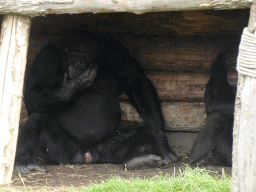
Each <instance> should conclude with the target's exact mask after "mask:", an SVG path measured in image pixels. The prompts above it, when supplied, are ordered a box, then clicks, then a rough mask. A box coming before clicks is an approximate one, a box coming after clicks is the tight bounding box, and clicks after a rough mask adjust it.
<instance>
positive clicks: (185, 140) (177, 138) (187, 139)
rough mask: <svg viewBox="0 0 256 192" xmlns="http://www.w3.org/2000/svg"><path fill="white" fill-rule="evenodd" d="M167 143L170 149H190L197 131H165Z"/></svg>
mask: <svg viewBox="0 0 256 192" xmlns="http://www.w3.org/2000/svg"><path fill="white" fill-rule="evenodd" d="M166 136H167V139H168V142H169V145H170V147H171V149H172V150H174V151H177V150H185V151H190V150H191V148H192V145H193V143H194V141H195V139H196V136H197V133H196V132H194V133H191V132H166Z"/></svg>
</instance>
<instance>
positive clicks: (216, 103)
mask: <svg viewBox="0 0 256 192" xmlns="http://www.w3.org/2000/svg"><path fill="white" fill-rule="evenodd" d="M235 96H236V94H235V89H234V88H232V87H230V86H229V85H227V84H224V83H223V84H216V83H215V84H212V83H211V82H209V83H208V84H207V86H206V91H205V108H206V113H207V115H209V114H211V113H214V112H223V113H224V114H234V102H235Z"/></svg>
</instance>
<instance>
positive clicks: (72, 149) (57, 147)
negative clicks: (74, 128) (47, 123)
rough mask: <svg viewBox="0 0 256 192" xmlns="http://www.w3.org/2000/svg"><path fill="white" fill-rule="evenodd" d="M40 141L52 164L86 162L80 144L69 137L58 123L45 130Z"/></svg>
mask: <svg viewBox="0 0 256 192" xmlns="http://www.w3.org/2000/svg"><path fill="white" fill-rule="evenodd" d="M52 123H53V122H52ZM40 142H41V145H42V146H43V150H44V153H45V154H46V155H47V157H48V159H49V161H50V162H49V163H50V164H59V163H63V164H66V163H70V164H83V163H85V162H84V158H83V157H82V155H81V152H80V148H79V145H78V144H77V143H76V142H74V141H73V140H72V139H71V138H69V137H68V136H67V134H66V133H65V132H64V131H63V130H62V129H61V128H60V127H58V125H57V124H55V125H54V127H48V128H46V129H45V130H44V132H43V133H42V134H41V137H40Z"/></svg>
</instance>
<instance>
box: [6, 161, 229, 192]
mask: <svg viewBox="0 0 256 192" xmlns="http://www.w3.org/2000/svg"><path fill="white" fill-rule="evenodd" d="M182 165H184V164H183V162H182V161H179V162H177V163H174V164H172V165H171V166H169V168H167V169H159V168H152V169H143V170H133V171H125V169H124V165H114V164H87V165H58V166H47V173H39V172H34V173H31V174H29V175H22V176H19V175H18V174H17V173H14V174H13V179H12V184H11V185H10V186H9V187H5V188H4V189H7V190H8V189H9V190H10V189H15V190H29V191H67V190H68V189H79V188H81V187H82V186H88V185H90V184H92V183H100V182H101V181H102V180H108V179H110V178H111V177H113V176H116V175H119V176H121V177H125V178H129V177H138V178H151V177H154V176H156V175H159V174H162V175H163V176H165V175H167V174H170V173H177V172H179V168H180V167H181V166H182ZM222 169H223V167H218V171H219V173H220V174H221V172H222ZM224 170H225V174H230V175H231V168H226V167H225V168H224Z"/></svg>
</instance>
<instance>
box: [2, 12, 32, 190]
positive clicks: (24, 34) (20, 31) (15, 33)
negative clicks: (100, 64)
mask: <svg viewBox="0 0 256 192" xmlns="http://www.w3.org/2000/svg"><path fill="white" fill-rule="evenodd" d="M30 26H31V18H30V17H26V16H15V15H5V16H4V19H3V22H2V28H1V41H0V42H1V44H0V122H1V135H0V184H1V185H4V184H8V183H10V182H11V177H12V172H13V164H14V158H15V153H16V143H17V134H18V127H19V118H20V107H21V100H22V90H23V79H24V72H25V67H26V61H27V47H28V39H29V32H30Z"/></svg>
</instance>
